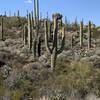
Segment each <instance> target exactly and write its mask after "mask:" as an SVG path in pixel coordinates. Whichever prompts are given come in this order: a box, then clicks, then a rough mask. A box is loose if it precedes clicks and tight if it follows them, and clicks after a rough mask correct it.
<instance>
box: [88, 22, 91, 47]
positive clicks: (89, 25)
mask: <svg viewBox="0 0 100 100" xmlns="http://www.w3.org/2000/svg"><path fill="white" fill-rule="evenodd" d="M90 48H91V21H89V24H88V49H90Z"/></svg>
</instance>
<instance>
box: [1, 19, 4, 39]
mask: <svg viewBox="0 0 100 100" xmlns="http://www.w3.org/2000/svg"><path fill="white" fill-rule="evenodd" d="M1 40H4V27H3V17H2V18H1Z"/></svg>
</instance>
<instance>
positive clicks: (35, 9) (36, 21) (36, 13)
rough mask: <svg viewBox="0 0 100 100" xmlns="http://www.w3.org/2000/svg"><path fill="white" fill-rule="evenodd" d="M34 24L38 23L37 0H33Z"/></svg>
mask: <svg viewBox="0 0 100 100" xmlns="http://www.w3.org/2000/svg"><path fill="white" fill-rule="evenodd" d="M34 25H35V26H36V25H39V0H34Z"/></svg>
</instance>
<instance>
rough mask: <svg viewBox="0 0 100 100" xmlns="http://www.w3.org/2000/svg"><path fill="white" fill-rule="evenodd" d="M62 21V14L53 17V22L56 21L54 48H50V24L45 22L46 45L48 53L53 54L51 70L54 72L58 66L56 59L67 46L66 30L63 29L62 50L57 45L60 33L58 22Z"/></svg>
mask: <svg viewBox="0 0 100 100" xmlns="http://www.w3.org/2000/svg"><path fill="white" fill-rule="evenodd" d="M59 19H62V15H60V14H54V15H53V21H54V31H53V46H52V48H50V45H49V40H48V24H47V20H46V21H45V45H46V49H47V51H48V52H49V53H50V54H51V70H54V67H55V64H56V59H57V55H58V54H60V53H61V52H62V51H63V49H64V44H65V28H64V27H63V28H62V44H61V48H60V49H59V50H58V48H57V47H58V45H57V41H58V39H57V35H58V34H57V33H58V20H59Z"/></svg>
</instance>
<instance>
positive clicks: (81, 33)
mask: <svg viewBox="0 0 100 100" xmlns="http://www.w3.org/2000/svg"><path fill="white" fill-rule="evenodd" d="M82 46H83V21H81V22H80V47H81V48H82Z"/></svg>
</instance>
